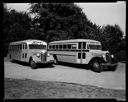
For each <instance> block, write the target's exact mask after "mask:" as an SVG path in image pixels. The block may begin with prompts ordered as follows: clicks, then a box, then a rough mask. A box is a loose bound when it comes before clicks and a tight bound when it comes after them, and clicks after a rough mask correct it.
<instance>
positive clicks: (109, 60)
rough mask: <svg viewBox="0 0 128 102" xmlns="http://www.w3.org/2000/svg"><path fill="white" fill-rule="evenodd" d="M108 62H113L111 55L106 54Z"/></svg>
mask: <svg viewBox="0 0 128 102" xmlns="http://www.w3.org/2000/svg"><path fill="white" fill-rule="evenodd" d="M106 61H107V62H111V56H110V53H106Z"/></svg>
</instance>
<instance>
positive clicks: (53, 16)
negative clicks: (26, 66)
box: [30, 3, 97, 42]
mask: <svg viewBox="0 0 128 102" xmlns="http://www.w3.org/2000/svg"><path fill="white" fill-rule="evenodd" d="M30 13H33V14H35V15H36V16H35V18H34V19H33V26H35V25H36V24H39V26H38V29H42V30H41V31H42V32H39V33H40V34H41V33H42V36H43V37H44V38H42V40H45V41H47V42H49V41H53V39H54V40H55V39H56V40H65V39H75V38H91V37H92V36H95V34H94V33H95V30H96V29H97V26H96V25H95V24H93V23H92V22H90V21H89V20H88V19H87V17H86V15H85V14H84V13H83V12H82V9H81V8H79V7H78V6H77V5H75V4H73V3H34V4H31V7H30ZM36 27H37V26H36ZM36 29H37V28H36ZM96 31H97V30H96ZM39 33H38V34H39ZM40 34H39V35H40ZM94 38H95V37H94Z"/></svg>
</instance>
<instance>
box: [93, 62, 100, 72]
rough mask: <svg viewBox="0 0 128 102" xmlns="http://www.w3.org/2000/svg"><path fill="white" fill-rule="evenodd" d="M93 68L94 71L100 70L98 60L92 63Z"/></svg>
mask: <svg viewBox="0 0 128 102" xmlns="http://www.w3.org/2000/svg"><path fill="white" fill-rule="evenodd" d="M93 69H94V70H96V71H98V70H100V64H99V63H98V62H94V63H93Z"/></svg>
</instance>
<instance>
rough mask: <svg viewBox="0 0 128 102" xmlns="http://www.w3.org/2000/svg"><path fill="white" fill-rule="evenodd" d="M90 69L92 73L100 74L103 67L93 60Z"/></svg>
mask: <svg viewBox="0 0 128 102" xmlns="http://www.w3.org/2000/svg"><path fill="white" fill-rule="evenodd" d="M91 69H92V71H94V72H98V73H100V72H101V71H102V70H103V67H102V66H101V63H100V62H99V61H98V60H96V59H95V60H94V61H93V62H92V64H91Z"/></svg>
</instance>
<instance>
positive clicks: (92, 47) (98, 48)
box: [88, 44, 102, 50]
mask: <svg viewBox="0 0 128 102" xmlns="http://www.w3.org/2000/svg"><path fill="white" fill-rule="evenodd" d="M88 49H92V50H101V49H102V46H101V45H91V44H88Z"/></svg>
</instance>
